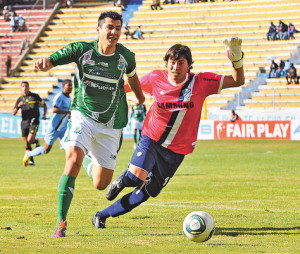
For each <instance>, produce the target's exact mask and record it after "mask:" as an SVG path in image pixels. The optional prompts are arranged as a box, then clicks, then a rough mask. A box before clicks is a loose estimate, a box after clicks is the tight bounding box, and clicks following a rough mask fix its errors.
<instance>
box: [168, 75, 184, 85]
mask: <svg viewBox="0 0 300 254" xmlns="http://www.w3.org/2000/svg"><path fill="white" fill-rule="evenodd" d="M188 78H189V74H188V73H187V74H186V77H185V80H183V81H182V82H181V83H180V84H176V83H175V82H173V81H172V79H171V77H170V74H168V81H169V82H170V84H171V85H173V86H181V85H183V84H184V83H185V82H186V81H187V80H188Z"/></svg>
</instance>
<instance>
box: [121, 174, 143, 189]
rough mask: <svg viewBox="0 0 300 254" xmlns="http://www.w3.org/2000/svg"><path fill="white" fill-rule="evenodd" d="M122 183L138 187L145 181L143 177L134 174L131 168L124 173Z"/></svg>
mask: <svg viewBox="0 0 300 254" xmlns="http://www.w3.org/2000/svg"><path fill="white" fill-rule="evenodd" d="M122 183H123V184H124V185H125V186H126V187H136V186H139V185H140V184H142V183H143V181H142V180H141V179H139V178H138V177H136V176H135V175H134V174H132V173H131V172H130V171H129V170H126V171H124V173H123V174H122Z"/></svg>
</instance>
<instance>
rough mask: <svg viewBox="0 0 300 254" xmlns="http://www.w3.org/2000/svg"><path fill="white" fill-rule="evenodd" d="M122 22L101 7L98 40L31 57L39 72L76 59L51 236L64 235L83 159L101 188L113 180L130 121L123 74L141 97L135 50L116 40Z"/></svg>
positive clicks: (115, 14) (138, 103) (76, 43)
mask: <svg viewBox="0 0 300 254" xmlns="http://www.w3.org/2000/svg"><path fill="white" fill-rule="evenodd" d="M122 23H123V21H122V15H120V14H118V13H116V12H112V11H109V12H103V13H101V15H100V17H99V19H98V27H97V32H98V40H96V41H92V42H75V43H70V44H68V45H67V46H65V47H64V48H62V49H60V50H58V51H57V52H55V53H54V54H52V55H51V56H50V57H46V58H40V59H38V60H37V61H36V62H35V68H36V69H38V70H40V71H48V70H50V69H51V68H52V67H54V66H57V65H63V64H68V63H71V62H75V63H76V64H77V67H76V70H75V76H74V87H75V94H74V100H73V103H72V106H71V119H70V121H69V124H68V129H67V131H66V134H65V137H64V138H63V142H64V148H65V149H66V163H65V168H64V172H63V174H62V176H61V178H60V180H59V185H58V209H57V212H58V216H57V223H56V225H57V227H56V230H55V232H54V233H53V235H52V236H53V237H64V236H65V230H66V216H67V212H68V210H69V207H70V204H71V200H72V198H73V194H74V186H75V179H76V177H77V175H78V173H79V171H80V167H81V165H82V164H84V166H86V168H87V169H88V170H90V169H91V170H90V171H89V172H88V174H90V175H89V176H90V177H91V178H92V180H93V184H94V186H95V187H96V188H97V189H99V190H103V189H105V188H106V187H107V186H108V185H109V183H110V182H111V179H112V176H113V172H114V168H115V165H116V159H117V151H118V149H119V145H120V140H121V135H122V128H123V127H125V126H126V124H127V121H128V119H127V118H128V105H127V101H126V94H125V90H124V80H123V75H124V74H126V75H127V78H128V83H129V85H130V87H131V89H132V90H133V92H134V93H135V95H136V98H137V105H141V104H143V102H144V101H145V97H144V95H143V93H142V90H141V87H140V82H139V78H138V76H137V74H136V63H135V55H134V53H133V52H131V51H130V50H128V49H127V48H125V47H124V46H123V45H122V44H120V43H118V40H119V38H120V35H121V27H122ZM87 153H88V154H89V156H90V158H91V160H92V166H91V165H90V164H91V163H89V160H88V159H85V160H87V161H88V162H84V163H83V160H84V157H85V155H87Z"/></svg>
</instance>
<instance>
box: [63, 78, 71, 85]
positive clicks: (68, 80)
mask: <svg viewBox="0 0 300 254" xmlns="http://www.w3.org/2000/svg"><path fill="white" fill-rule="evenodd" d="M68 83H72V81H71V79H65V80H64V81H63V83H62V86H65V85H66V84H68Z"/></svg>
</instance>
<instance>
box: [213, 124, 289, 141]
mask: <svg viewBox="0 0 300 254" xmlns="http://www.w3.org/2000/svg"><path fill="white" fill-rule="evenodd" d="M214 133H215V139H282V140H290V139H291V121H239V122H235V123H232V122H228V121H215V123H214Z"/></svg>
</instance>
